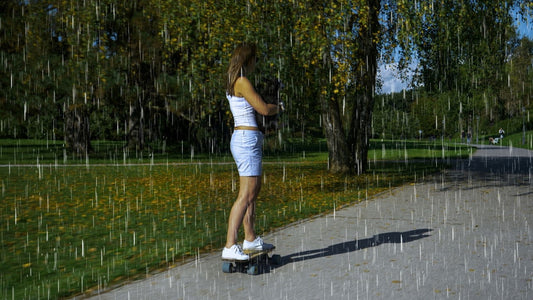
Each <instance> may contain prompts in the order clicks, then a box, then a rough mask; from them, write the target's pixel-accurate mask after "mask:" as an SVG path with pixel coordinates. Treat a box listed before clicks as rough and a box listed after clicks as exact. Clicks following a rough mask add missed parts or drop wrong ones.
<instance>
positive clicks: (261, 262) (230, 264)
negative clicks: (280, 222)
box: [222, 247, 281, 275]
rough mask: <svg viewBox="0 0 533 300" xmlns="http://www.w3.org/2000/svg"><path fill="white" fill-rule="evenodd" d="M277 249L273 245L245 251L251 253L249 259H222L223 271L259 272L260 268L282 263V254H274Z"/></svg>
mask: <svg viewBox="0 0 533 300" xmlns="http://www.w3.org/2000/svg"><path fill="white" fill-rule="evenodd" d="M274 249H276V247H273V248H272V249H268V250H261V251H244V253H245V254H248V255H249V259H248V260H235V259H224V258H223V259H222V272H224V273H234V272H241V273H247V274H248V275H257V274H259V268H261V267H264V266H270V265H280V264H281V256H280V255H278V254H274V255H271V254H272V251H273V250H274Z"/></svg>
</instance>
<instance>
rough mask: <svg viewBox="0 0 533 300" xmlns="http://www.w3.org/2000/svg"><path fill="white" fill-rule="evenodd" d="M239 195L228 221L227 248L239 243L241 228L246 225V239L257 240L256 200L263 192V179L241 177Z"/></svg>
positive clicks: (258, 177)
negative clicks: (255, 223) (238, 236)
mask: <svg viewBox="0 0 533 300" xmlns="http://www.w3.org/2000/svg"><path fill="white" fill-rule="evenodd" d="M239 183H240V186H239V195H238V196H237V200H235V203H233V207H232V208H231V212H230V215H229V220H228V233H227V237H226V248H230V247H231V246H233V245H235V244H236V243H237V235H238V232H239V227H240V226H241V224H244V232H245V238H246V240H248V241H253V240H254V239H255V233H254V219H255V211H254V210H255V200H256V199H257V195H258V194H259V191H260V190H261V177H260V176H254V177H246V176H241V177H240V179H239Z"/></svg>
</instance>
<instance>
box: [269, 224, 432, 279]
mask: <svg viewBox="0 0 533 300" xmlns="http://www.w3.org/2000/svg"><path fill="white" fill-rule="evenodd" d="M431 231H433V229H416V230H410V231H405V232H387V233H381V234H377V235H374V236H373V237H371V238H367V239H363V240H352V241H347V242H343V243H338V244H334V245H331V246H328V247H326V248H322V249H314V250H307V251H301V252H296V253H292V254H289V255H285V256H283V257H282V258H281V264H279V265H273V266H271V269H273V268H279V267H281V266H284V265H287V264H290V263H294V262H299V261H306V260H310V259H315V258H320V257H326V256H331V255H337V254H345V253H348V252H353V251H358V250H362V249H366V248H370V247H376V246H379V245H381V244H385V243H396V244H400V243H409V242H412V241H416V240H419V239H422V238H425V237H429V236H431V235H429V234H428V233H429V232H431Z"/></svg>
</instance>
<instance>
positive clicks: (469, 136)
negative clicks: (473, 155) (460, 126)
mask: <svg viewBox="0 0 533 300" xmlns="http://www.w3.org/2000/svg"><path fill="white" fill-rule="evenodd" d="M471 140H472V133H471V132H470V131H468V133H467V134H466V143H467V144H470V141H471Z"/></svg>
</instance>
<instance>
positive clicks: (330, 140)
mask: <svg viewBox="0 0 533 300" xmlns="http://www.w3.org/2000/svg"><path fill="white" fill-rule="evenodd" d="M320 103H321V106H322V123H323V124H324V132H325V135H326V140H327V145H328V154H329V158H328V163H329V170H330V172H333V173H346V172H350V170H351V161H350V152H349V148H348V145H347V144H346V134H345V133H344V129H343V127H342V120H341V116H340V112H339V105H338V103H337V102H336V101H332V100H329V99H327V97H326V96H324V95H322V96H321V97H320Z"/></svg>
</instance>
